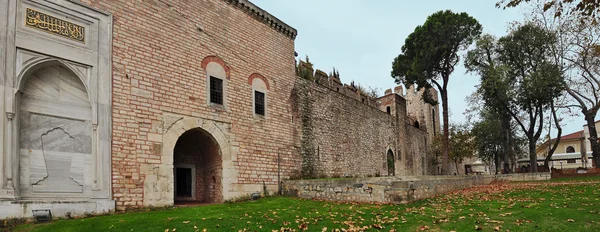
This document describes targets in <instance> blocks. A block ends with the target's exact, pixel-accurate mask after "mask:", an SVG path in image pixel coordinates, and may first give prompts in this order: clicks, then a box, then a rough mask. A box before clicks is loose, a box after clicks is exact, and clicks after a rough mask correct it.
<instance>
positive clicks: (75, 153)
mask: <svg viewBox="0 0 600 232" xmlns="http://www.w3.org/2000/svg"><path fill="white" fill-rule="evenodd" d="M20 108H21V110H20V112H19V123H20V139H19V140H20V155H21V161H22V162H20V163H21V165H22V166H21V169H22V170H23V171H22V172H21V182H22V183H21V186H22V187H24V188H25V189H24V192H25V193H31V194H35V193H55V194H59V193H83V192H84V191H85V189H89V187H88V188H86V185H89V182H90V181H86V179H89V178H90V177H89V176H88V177H87V178H86V173H87V172H88V170H86V169H89V168H88V166H89V165H87V164H88V163H91V154H92V122H91V106H90V103H89V101H88V100H87V92H86V88H85V86H84V85H83V83H82V82H81V81H79V79H78V78H77V76H75V75H74V74H73V73H72V72H71V71H70V70H68V69H66V68H65V67H62V66H49V67H44V68H42V69H39V70H38V71H36V72H34V73H32V74H31V75H30V76H29V77H27V82H26V84H25V87H24V89H23V93H22V96H21V106H20ZM27 160H28V161H29V162H26V161H27ZM23 182H26V183H23Z"/></svg>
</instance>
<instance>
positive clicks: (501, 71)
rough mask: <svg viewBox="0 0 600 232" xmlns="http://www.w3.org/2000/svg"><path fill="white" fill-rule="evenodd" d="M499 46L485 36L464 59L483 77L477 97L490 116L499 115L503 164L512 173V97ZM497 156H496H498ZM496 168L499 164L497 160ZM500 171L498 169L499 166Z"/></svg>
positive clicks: (498, 137)
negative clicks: (491, 114)
mask: <svg viewBox="0 0 600 232" xmlns="http://www.w3.org/2000/svg"><path fill="white" fill-rule="evenodd" d="M499 51H500V47H499V45H498V43H497V40H496V38H495V37H494V36H492V35H483V36H482V37H481V38H480V39H479V40H477V42H476V43H475V48H474V49H472V50H470V51H469V52H468V53H467V55H466V58H465V67H466V69H467V72H473V73H477V74H479V75H480V76H481V84H480V85H479V86H478V89H477V93H478V96H479V97H480V98H481V100H483V102H484V108H485V110H486V111H489V113H493V114H495V115H497V116H498V117H497V118H498V119H499V120H500V121H499V122H500V124H499V127H498V128H496V129H497V130H495V131H497V132H500V133H497V135H498V136H497V138H495V139H497V142H499V143H500V142H501V143H500V144H499V146H500V147H499V148H498V149H500V150H499V152H500V153H501V157H502V160H503V161H504V170H505V171H507V172H510V171H511V166H510V162H509V158H510V157H514V149H513V147H514V145H513V130H512V127H511V116H510V113H509V112H508V107H509V105H510V100H511V96H510V95H509V89H510V84H511V83H510V80H509V79H508V78H506V76H505V75H506V67H504V66H503V65H502V63H501V62H500V61H499V60H498V59H499V56H500V55H499ZM495 155H497V154H495ZM494 162H495V163H496V165H498V163H499V161H498V160H496V159H494ZM497 168H498V167H497Z"/></svg>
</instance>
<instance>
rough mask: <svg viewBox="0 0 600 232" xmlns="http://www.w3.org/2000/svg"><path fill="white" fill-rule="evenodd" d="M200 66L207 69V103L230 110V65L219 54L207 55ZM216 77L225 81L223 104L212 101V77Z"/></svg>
mask: <svg viewBox="0 0 600 232" xmlns="http://www.w3.org/2000/svg"><path fill="white" fill-rule="evenodd" d="M200 66H201V67H202V69H204V71H205V76H206V77H205V83H206V93H205V94H206V105H207V106H209V107H211V108H215V109H220V110H225V111H226V110H228V109H229V101H228V100H227V99H228V95H229V91H228V90H227V87H228V85H229V79H230V68H229V66H227V64H226V63H225V61H223V59H221V58H220V57H217V56H207V57H205V58H204V59H203V60H202V62H201V64H200ZM211 77H214V78H217V79H220V80H222V81H223V85H222V89H223V91H222V100H223V102H222V103H223V104H218V103H212V102H211V101H210V78H211Z"/></svg>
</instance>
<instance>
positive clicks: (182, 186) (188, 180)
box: [175, 168, 192, 197]
mask: <svg viewBox="0 0 600 232" xmlns="http://www.w3.org/2000/svg"><path fill="white" fill-rule="evenodd" d="M175 178H176V179H175V183H176V187H177V190H176V191H175V194H177V196H176V197H192V169H191V168H176V171H175Z"/></svg>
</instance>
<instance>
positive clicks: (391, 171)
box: [386, 149, 396, 176]
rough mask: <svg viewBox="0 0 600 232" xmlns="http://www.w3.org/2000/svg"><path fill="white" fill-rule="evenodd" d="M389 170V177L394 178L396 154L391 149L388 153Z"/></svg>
mask: <svg viewBox="0 0 600 232" xmlns="http://www.w3.org/2000/svg"><path fill="white" fill-rule="evenodd" d="M386 157H387V169H388V176H393V175H394V174H395V171H394V168H395V166H396V164H395V160H394V152H392V149H389V150H388V151H387V156H386Z"/></svg>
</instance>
